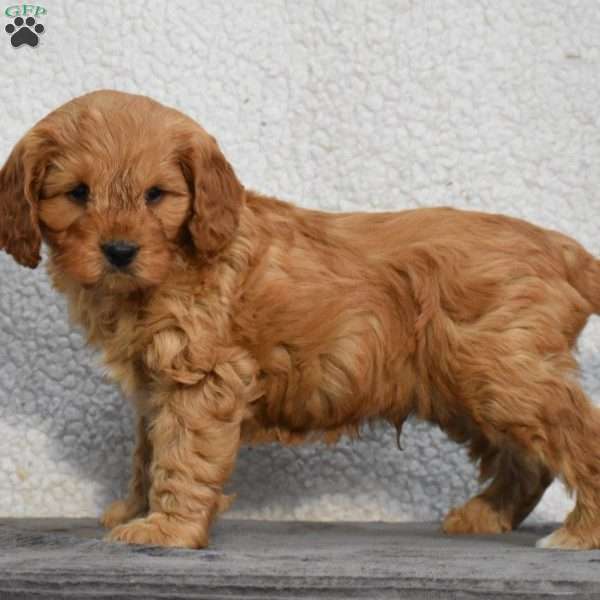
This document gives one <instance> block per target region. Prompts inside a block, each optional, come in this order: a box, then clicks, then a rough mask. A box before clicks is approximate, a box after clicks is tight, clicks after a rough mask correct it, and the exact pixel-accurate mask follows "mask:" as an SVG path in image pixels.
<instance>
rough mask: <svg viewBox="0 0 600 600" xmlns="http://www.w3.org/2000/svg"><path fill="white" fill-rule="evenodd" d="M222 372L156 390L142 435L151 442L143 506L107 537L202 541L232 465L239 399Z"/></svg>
mask: <svg viewBox="0 0 600 600" xmlns="http://www.w3.org/2000/svg"><path fill="white" fill-rule="evenodd" d="M235 392H236V390H235V387H234V386H231V385H229V384H228V382H227V377H223V376H221V375H218V374H217V373H211V374H209V375H207V376H206V377H205V378H204V379H203V380H202V381H201V382H200V383H197V384H195V385H185V384H179V383H173V384H171V385H169V386H166V387H164V388H163V389H161V390H159V391H157V392H156V393H155V394H154V397H153V399H152V402H153V407H154V408H153V411H152V414H151V417H150V421H149V427H148V437H149V441H150V444H151V446H152V462H151V467H150V479H151V483H150V490H149V514H148V516H147V517H144V518H139V519H135V520H133V521H130V522H129V523H127V524H125V525H120V526H118V527H116V528H115V529H113V530H112V531H111V533H110V534H109V536H108V539H109V540H111V541H120V542H126V543H129V544H154V545H161V546H178V547H183V548H202V547H204V546H206V545H207V544H208V530H209V526H210V523H211V521H212V519H213V517H214V516H215V514H216V513H217V512H219V511H220V510H221V509H223V507H224V505H225V504H226V500H225V497H224V496H223V493H222V489H223V485H224V484H225V482H226V480H227V479H228V477H229V475H230V474H231V472H232V470H233V466H234V463H235V459H236V456H237V452H238V448H239V442H240V425H241V420H242V415H243V403H242V400H241V398H240V397H239V395H238V394H236V393H235Z"/></svg>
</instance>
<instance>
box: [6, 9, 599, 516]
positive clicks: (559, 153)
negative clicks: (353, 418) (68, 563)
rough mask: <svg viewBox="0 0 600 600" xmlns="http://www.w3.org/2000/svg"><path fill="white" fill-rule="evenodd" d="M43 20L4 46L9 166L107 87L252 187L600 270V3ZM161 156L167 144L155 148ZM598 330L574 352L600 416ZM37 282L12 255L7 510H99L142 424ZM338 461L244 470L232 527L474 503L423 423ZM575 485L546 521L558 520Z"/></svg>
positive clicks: (446, 447)
mask: <svg viewBox="0 0 600 600" xmlns="http://www.w3.org/2000/svg"><path fill="white" fill-rule="evenodd" d="M45 6H46V7H47V9H48V12H49V14H48V15H47V16H46V17H45V18H44V19H41V21H42V22H43V23H44V25H45V26H46V33H45V34H44V35H43V40H42V42H41V44H40V46H39V47H38V48H36V49H31V48H29V47H21V48H19V49H18V50H15V49H14V48H12V47H11V45H10V44H9V42H8V36H7V35H6V34H5V33H4V31H3V28H4V23H6V22H8V19H4V21H3V25H2V29H0V38H1V37H2V36H4V37H5V39H0V98H1V110H0V131H2V137H1V138H0V157H2V159H4V157H6V155H7V154H8V152H9V150H10V148H11V147H12V145H13V144H14V143H15V142H16V141H17V139H18V138H19V137H20V136H21V135H22V134H23V133H24V132H25V130H26V129H27V128H29V127H30V126H31V125H33V123H34V122H35V121H36V120H37V119H38V118H40V117H42V116H43V115H44V114H45V113H46V112H47V111H48V110H50V109H52V108H54V107H55V106H57V105H58V104H61V103H62V102H64V101H66V100H68V99H69V98H71V97H72V96H74V95H78V94H80V93H82V92H84V91H88V90H92V89H94V88H102V87H111V88H118V89H122V90H127V91H134V92H141V93H146V94H149V95H151V96H154V97H155V98H157V99H158V100H160V101H163V102H165V103H169V104H174V105H176V106H178V107H180V108H182V109H183V110H185V111H187V112H189V113H190V114H191V115H192V116H194V117H196V118H197V119H199V120H200V121H201V122H202V123H203V124H204V125H205V126H206V128H207V129H209V130H210V131H211V132H213V133H214V134H215V135H216V136H217V138H218V139H219V140H220V141H221V144H222V146H223V148H224V150H225V152H226V154H227V156H228V157H229V158H230V160H231V162H232V163H233V165H234V166H235V168H236V169H237V172H238V174H239V175H240V178H241V179H242V181H243V182H244V183H245V184H246V185H247V186H249V187H254V188H257V189H260V190H262V191H264V192H268V193H273V194H277V195H280V196H282V197H284V198H289V199H294V200H295V201H297V202H298V203H300V204H302V205H305V206H311V207H322V208H324V209H328V210H353V209H361V210H362V209H368V210H380V209H392V208H398V209H400V208H406V207H414V206H423V205H432V204H451V205H454V206H458V207H467V208H476V209H483V210H487V211H501V212H506V213H509V214H513V215H517V216H521V217H526V218H528V219H530V220H532V221H534V222H537V223H539V224H541V225H545V226H550V227H555V228H559V229H561V230H563V231H565V232H567V233H570V234H572V235H574V236H575V237H577V238H578V239H579V240H580V241H581V242H583V243H584V244H585V245H587V247H588V248H589V249H590V250H592V251H595V252H596V253H597V254H599V255H600V235H599V234H600V191H599V189H600V5H599V4H598V2H597V1H596V0H581V1H576V0H571V1H566V0H545V1H544V2H538V1H536V0H530V1H529V2H527V1H517V0H504V1H502V2H491V1H486V2H483V1H482V2H475V1H473V2H470V1H467V0H464V1H459V0H453V1H449V0H444V1H441V0H440V1H437V2H432V1H426V0H415V1H413V2H410V1H407V0H390V1H387V2H384V1H376V0H372V1H368V2H367V1H362V0H354V1H352V0H348V1H343V2H342V1H340V2H335V1H325V0H312V1H309V0H303V1H301V2H292V1H290V2H285V1H284V0H270V1H266V0H265V1H264V2H253V1H246V0H226V1H222V2H218V1H214V2H191V1H187V2H183V1H171V2H168V3H167V2H158V1H156V2H140V1H137V0H123V1H118V0H112V1H108V2H107V1H102V2H101V1H100V0H98V1H97V2H91V1H90V2H85V3H84V2H75V1H55V0H52V1H51V2H49V1H48V2H47V3H46V4H45ZM157 143H160V140H157ZM599 325H600V323H599V322H598V320H595V321H593V322H592V323H590V325H589V326H588V329H587V330H586V332H585V335H584V336H583V338H582V340H581V344H580V350H581V361H582V366H583V376H584V379H585V385H586V388H587V389H588V390H589V392H590V393H591V394H592V396H593V397H594V398H595V400H596V401H600V343H599V338H600V327H599ZM96 363H97V360H96V359H95V357H94V356H92V354H91V353H90V352H89V351H88V350H87V349H85V348H84V345H83V343H82V338H81V337H80V335H79V333H77V332H76V331H74V330H73V329H72V328H71V327H70V326H69V325H68V323H67V322H66V319H65V306H64V302H63V301H62V299H61V298H60V297H58V296H57V294H55V293H54V292H53V291H52V290H51V289H50V287H49V285H48V280H47V278H46V275H45V273H44V270H43V269H39V270H38V271H36V272H31V271H28V270H26V269H22V268H17V267H16V266H15V265H14V264H13V263H12V262H11V261H10V260H9V259H8V258H7V257H6V256H5V255H2V256H1V257H0V514H3V515H25V514H27V515H95V514H98V512H99V511H100V509H101V507H102V506H103V505H104V504H105V503H106V502H107V501H108V500H109V499H111V498H113V497H115V496H117V495H118V494H120V493H121V492H122V491H123V490H124V488H125V484H126V479H127V476H128V471H129V453H130V448H131V441H130V435H131V425H130V414H129V411H128V408H127V406H126V404H125V402H124V400H123V399H122V398H121V396H120V394H119V392H118V391H117V390H115V389H114V388H113V386H112V385H111V384H109V383H108V382H106V381H105V379H103V376H102V374H101V370H100V368H98V366H97V364H96ZM403 444H404V447H405V450H404V452H399V451H398V450H397V449H396V448H395V443H394V436H393V434H392V432H391V431H389V430H387V429H385V428H382V429H378V430H375V431H368V430H367V431H365V436H364V439H363V440H362V441H360V442H356V443H353V444H349V443H343V444H342V445H340V446H338V447H337V448H336V449H326V448H323V447H320V446H316V447H306V448H304V449H293V450H292V449H284V448H278V447H267V448H260V449H254V450H250V451H245V452H243V453H242V455H241V458H240V461H239V464H238V469H237V472H236V474H235V477H234V482H233V483H234V485H233V486H232V487H233V488H234V489H235V490H236V491H238V492H239V499H238V501H237V503H236V505H235V508H234V511H233V514H235V515H236V516H253V517H268V518H310V519H319V518H323V519H325V518H327V519H379V518H383V519H389V520H404V519H429V518H437V517H439V516H440V515H441V514H442V513H443V512H444V511H445V510H446V509H447V508H448V507H449V506H450V505H452V504H455V503H457V502H460V501H462V500H464V499H465V498H466V497H467V495H468V494H470V493H472V492H473V490H474V489H475V483H474V480H473V473H474V472H473V469H472V468H471V467H470V466H468V465H467V464H466V463H465V460H464V455H463V452H462V451H461V450H460V449H459V448H457V447H456V446H454V445H452V444H450V443H448V442H446V441H445V439H444V436H443V435H442V434H440V432H439V431H432V430H430V429H429V428H428V427H426V426H424V425H418V426H409V427H407V429H406V432H405V434H404V437H403ZM566 506H567V500H566V498H565V496H564V494H563V492H562V490H561V488H559V487H556V488H554V489H553V490H552V491H551V492H550V493H549V494H548V495H547V496H546V498H545V499H544V503H543V505H542V507H541V508H540V509H539V510H538V513H537V514H538V516H542V517H545V518H548V517H552V518H560V517H562V515H563V513H564V511H565V507H566Z"/></svg>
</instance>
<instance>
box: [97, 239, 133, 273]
mask: <svg viewBox="0 0 600 600" xmlns="http://www.w3.org/2000/svg"><path fill="white" fill-rule="evenodd" d="M101 248H102V252H104V256H106V258H107V259H108V262H109V263H110V264H111V265H114V266H115V267H126V266H127V265H128V264H129V263H130V262H131V261H132V260H133V259H134V257H135V255H136V254H137V253H138V250H139V249H140V248H139V246H138V245H137V244H131V243H130V242H121V241H118V242H107V243H106V244H102V246H101Z"/></svg>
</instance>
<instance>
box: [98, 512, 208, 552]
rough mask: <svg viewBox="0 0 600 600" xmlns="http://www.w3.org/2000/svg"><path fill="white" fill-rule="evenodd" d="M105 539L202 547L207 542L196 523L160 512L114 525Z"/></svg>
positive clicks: (180, 546)
mask: <svg viewBox="0 0 600 600" xmlns="http://www.w3.org/2000/svg"><path fill="white" fill-rule="evenodd" d="M105 540H106V541H109V542H122V543H125V544H147V545H151V546H170V547H176V548H203V547H205V546H206V545H207V544H208V535H207V532H206V531H205V530H204V529H203V528H201V527H199V526H198V525H197V524H196V523H192V522H186V521H181V520H179V519H177V518H175V517H170V516H167V515H165V514H162V513H152V514H150V515H148V516H147V517H144V518H142V519H134V520H133V521H130V522H129V523H126V524H124V525H119V526H118V527H115V528H114V529H113V530H112V531H111V532H110V533H109V534H108V535H107V536H106V538H105Z"/></svg>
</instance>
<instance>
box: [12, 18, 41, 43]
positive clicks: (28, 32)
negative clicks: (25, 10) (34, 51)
mask: <svg viewBox="0 0 600 600" xmlns="http://www.w3.org/2000/svg"><path fill="white" fill-rule="evenodd" d="M13 23H14V25H13ZM4 30H5V31H6V33H8V34H9V35H10V43H11V44H12V45H13V46H14V47H15V48H18V47H19V46H22V45H23V44H27V45H28V46H31V47H32V48H35V47H36V46H37V45H38V42H39V41H40V38H39V35H38V34H40V33H44V26H43V25H42V24H41V23H38V24H37V25H36V23H35V19H34V18H33V17H27V20H23V19H22V18H21V17H17V18H16V19H15V20H14V21H13V22H12V23H9V24H8V25H7V26H6V27H5V29H4Z"/></svg>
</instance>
